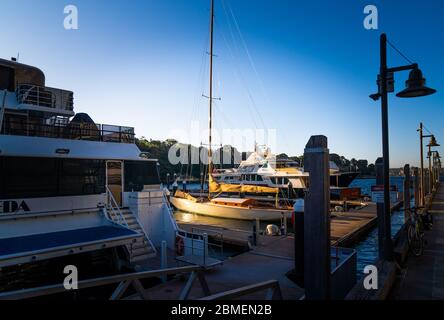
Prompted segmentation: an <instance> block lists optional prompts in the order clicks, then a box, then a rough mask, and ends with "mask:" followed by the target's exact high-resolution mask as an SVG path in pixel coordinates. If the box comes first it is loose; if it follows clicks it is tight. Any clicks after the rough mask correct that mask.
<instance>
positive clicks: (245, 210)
mask: <svg viewBox="0 0 444 320" xmlns="http://www.w3.org/2000/svg"><path fill="white" fill-rule="evenodd" d="M210 16H211V17H210V54H209V57H210V78H209V92H210V94H209V99H208V100H209V148H208V159H209V161H208V162H209V164H208V197H202V196H201V197H194V196H192V195H191V194H189V193H188V192H183V191H176V192H175V194H174V195H173V196H172V197H170V201H171V203H172V204H173V206H174V207H176V208H177V209H179V210H182V211H186V212H191V213H195V214H200V215H207V216H215V217H219V218H230V219H240V220H255V219H257V218H259V219H261V220H279V219H282V217H283V216H286V217H291V214H292V206H290V205H286V204H280V202H279V201H278V200H279V188H271V187H267V186H260V185H247V184H243V183H241V184H234V183H223V182H217V181H216V180H215V179H214V177H213V163H212V123H213V117H212V116H213V115H212V113H213V108H212V107H213V40H214V39H213V30H214V0H212V1H211V13H210ZM263 193H266V194H274V195H275V199H276V200H275V203H274V205H270V202H269V201H261V200H256V199H252V198H242V197H237V198H236V197H234V198H233V197H219V196H220V195H221V194H232V195H233V194H234V195H236V194H237V195H242V194H263Z"/></svg>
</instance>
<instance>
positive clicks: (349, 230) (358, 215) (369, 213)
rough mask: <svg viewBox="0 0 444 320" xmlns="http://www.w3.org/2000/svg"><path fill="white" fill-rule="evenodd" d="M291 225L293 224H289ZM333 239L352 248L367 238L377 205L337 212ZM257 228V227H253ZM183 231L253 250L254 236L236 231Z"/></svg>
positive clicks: (262, 242) (205, 227)
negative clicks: (213, 236) (196, 232)
mask: <svg viewBox="0 0 444 320" xmlns="http://www.w3.org/2000/svg"><path fill="white" fill-rule="evenodd" d="M401 206H402V201H399V202H396V203H394V204H393V205H392V212H393V211H395V210H397V209H399V208H400V207H401ZM288 223H291V221H288ZM330 223H331V229H330V238H331V244H332V246H335V247H351V246H352V245H354V244H356V243H357V242H358V241H360V240H361V239H362V238H363V237H365V236H366V235H367V234H368V233H369V232H370V231H371V230H372V229H373V228H374V227H375V226H376V224H377V213H376V204H375V203H372V202H369V203H366V204H365V206H363V207H359V208H356V209H350V210H348V211H346V212H334V213H332V215H331V222H330ZM252 225H253V224H252ZM179 226H180V228H181V229H183V230H185V231H188V232H192V231H195V230H199V231H200V232H206V233H208V235H209V236H210V237H211V235H213V234H218V235H222V238H223V242H224V244H229V245H235V246H240V247H245V248H250V247H251V244H250V238H251V236H252V232H249V231H246V230H235V229H229V228H225V227H221V226H215V225H210V224H199V223H184V222H180V223H179ZM271 239H273V237H270V236H265V235H263V234H260V235H259V236H258V245H259V247H267V246H268V245H269V243H270V242H271V243H272V242H273V240H271Z"/></svg>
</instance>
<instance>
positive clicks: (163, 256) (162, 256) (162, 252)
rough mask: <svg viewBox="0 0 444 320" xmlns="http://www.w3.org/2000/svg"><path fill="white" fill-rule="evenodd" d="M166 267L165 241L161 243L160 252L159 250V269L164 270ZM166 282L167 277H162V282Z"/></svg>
mask: <svg viewBox="0 0 444 320" xmlns="http://www.w3.org/2000/svg"><path fill="white" fill-rule="evenodd" d="M167 267H168V264H167V242H166V241H165V240H163V241H162V245H161V250H160V268H161V269H166V268H167ZM166 281H167V276H166V275H163V276H162V282H163V283H165V282H166Z"/></svg>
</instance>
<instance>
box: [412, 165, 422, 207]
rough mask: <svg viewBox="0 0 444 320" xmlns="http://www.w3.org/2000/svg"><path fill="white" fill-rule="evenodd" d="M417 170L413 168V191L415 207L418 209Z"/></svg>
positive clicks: (418, 185) (418, 183) (418, 184)
mask: <svg viewBox="0 0 444 320" xmlns="http://www.w3.org/2000/svg"><path fill="white" fill-rule="evenodd" d="M419 174H420V173H419V170H418V168H413V175H414V178H413V189H414V196H415V207H416V208H418V207H419V206H420V205H421V204H420V201H421V200H420V197H421V191H420V189H419V188H420V181H419V179H420V178H419Z"/></svg>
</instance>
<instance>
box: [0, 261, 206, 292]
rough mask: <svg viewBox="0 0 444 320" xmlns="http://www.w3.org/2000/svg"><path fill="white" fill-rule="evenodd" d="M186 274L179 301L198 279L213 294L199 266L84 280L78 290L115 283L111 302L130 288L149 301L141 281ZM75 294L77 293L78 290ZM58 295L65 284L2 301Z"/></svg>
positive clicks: (33, 289) (203, 287)
mask: <svg viewBox="0 0 444 320" xmlns="http://www.w3.org/2000/svg"><path fill="white" fill-rule="evenodd" d="M184 273H190V276H189V278H188V281H187V282H186V284H185V286H184V288H183V289H182V291H181V293H180V296H179V300H185V299H187V298H188V295H189V293H190V291H191V288H192V286H193V283H194V281H195V280H196V279H198V280H199V282H200V284H201V286H202V289H203V291H204V294H205V295H210V294H211V293H210V290H209V288H208V285H207V282H206V280H205V275H204V274H203V269H202V268H201V267H199V266H187V267H178V268H168V269H161V270H152V271H144V272H136V273H129V274H121V275H115V276H108V277H102V278H96V279H89V280H82V281H79V282H78V284H77V285H78V290H81V289H87V288H94V287H100V286H105V285H110V284H113V283H119V284H118V286H117V287H116V289H115V290H114V292H113V293H112V295H111V297H110V300H119V299H122V298H124V295H125V292H126V291H127V289H128V288H129V287H130V286H133V287H134V289H135V290H136V292H137V294H138V295H139V296H140V297H141V298H142V299H144V300H147V299H148V298H149V296H148V295H147V293H146V289H145V288H144V287H143V285H142V283H141V282H140V280H142V279H148V278H155V277H162V276H167V275H177V274H184ZM75 292H77V290H76V291H75ZM57 293H66V289H65V287H64V285H63V283H60V284H55V285H49V286H45V287H39V288H31V289H23V290H17V291H11V292H4V293H0V300H21V299H30V298H35V297H42V296H48V295H53V294H57Z"/></svg>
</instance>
